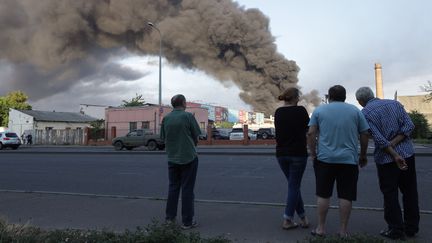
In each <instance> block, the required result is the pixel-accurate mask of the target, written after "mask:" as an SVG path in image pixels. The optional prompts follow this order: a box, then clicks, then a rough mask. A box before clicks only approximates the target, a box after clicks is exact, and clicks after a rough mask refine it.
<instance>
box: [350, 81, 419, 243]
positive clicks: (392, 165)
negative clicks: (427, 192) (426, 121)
mask: <svg viewBox="0 0 432 243" xmlns="http://www.w3.org/2000/svg"><path fill="white" fill-rule="evenodd" d="M356 98H357V101H358V102H359V104H360V105H361V106H362V107H363V110H362V112H363V114H364V116H365V117H366V120H367V122H368V123H369V126H370V133H371V135H372V137H373V139H374V141H375V152H374V158H375V163H376V166H377V170H378V179H379V184H380V189H381V192H382V193H383V195H384V219H385V220H386V222H387V224H388V229H386V230H383V231H381V233H380V234H381V235H382V236H385V237H387V238H391V239H404V238H405V234H406V235H407V236H410V237H413V236H415V234H416V233H417V232H418V230H419V221H420V214H419V206H418V193H417V178H416V177H417V176H416V169H415V155H414V146H413V144H412V141H411V139H410V135H411V132H412V130H413V129H414V124H413V123H412V121H411V119H410V117H409V116H408V114H407V113H406V111H405V109H404V108H403V106H402V105H401V104H400V103H399V102H397V101H395V100H385V99H378V98H375V97H374V94H373V92H372V90H371V89H370V88H369V87H362V88H360V89H358V90H357V92H356ZM399 190H400V191H401V193H402V201H403V216H402V210H401V207H400V204H399Z"/></svg>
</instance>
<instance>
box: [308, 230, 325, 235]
mask: <svg viewBox="0 0 432 243" xmlns="http://www.w3.org/2000/svg"><path fill="white" fill-rule="evenodd" d="M311 235H312V236H316V237H325V236H326V235H325V233H318V232H317V231H316V229H314V230H312V231H311Z"/></svg>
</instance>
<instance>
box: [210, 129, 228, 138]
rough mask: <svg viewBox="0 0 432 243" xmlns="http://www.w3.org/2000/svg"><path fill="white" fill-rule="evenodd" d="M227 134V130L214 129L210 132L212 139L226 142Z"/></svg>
mask: <svg viewBox="0 0 432 243" xmlns="http://www.w3.org/2000/svg"><path fill="white" fill-rule="evenodd" d="M229 134H230V132H229V130H227V129H214V130H213V131H212V137H213V139H220V140H228V139H229Z"/></svg>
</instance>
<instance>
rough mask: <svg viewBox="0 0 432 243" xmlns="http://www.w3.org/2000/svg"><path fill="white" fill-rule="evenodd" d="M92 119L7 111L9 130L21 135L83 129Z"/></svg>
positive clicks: (74, 115)
mask: <svg viewBox="0 0 432 243" xmlns="http://www.w3.org/2000/svg"><path fill="white" fill-rule="evenodd" d="M95 120H97V119H96V118H94V117H90V116H87V115H83V114H81V113H78V112H55V111H36V110H15V109H10V110H9V124H8V125H9V130H10V131H12V132H15V133H17V134H18V135H19V136H21V135H22V134H24V133H26V134H29V133H30V134H34V132H35V131H36V130H65V129H70V130H73V129H84V128H86V127H90V122H92V121H95Z"/></svg>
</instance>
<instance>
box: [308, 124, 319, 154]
mask: <svg viewBox="0 0 432 243" xmlns="http://www.w3.org/2000/svg"><path fill="white" fill-rule="evenodd" d="M317 135H318V127H317V126H310V127H309V130H308V132H307V144H308V148H309V153H310V156H311V158H312V160H315V159H316V158H317V151H316V145H317Z"/></svg>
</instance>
